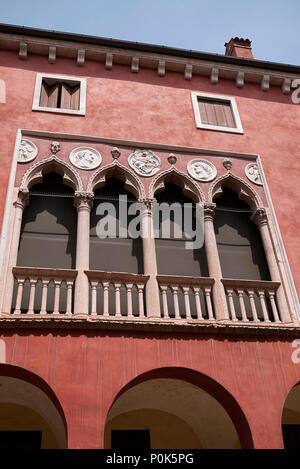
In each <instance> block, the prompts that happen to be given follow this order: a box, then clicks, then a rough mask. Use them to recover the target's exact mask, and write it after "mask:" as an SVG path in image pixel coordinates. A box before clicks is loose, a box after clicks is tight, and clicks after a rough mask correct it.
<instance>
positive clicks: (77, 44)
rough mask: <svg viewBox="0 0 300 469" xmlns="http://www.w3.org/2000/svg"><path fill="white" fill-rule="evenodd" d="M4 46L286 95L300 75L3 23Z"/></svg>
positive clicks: (296, 70)
mask: <svg viewBox="0 0 300 469" xmlns="http://www.w3.org/2000/svg"><path fill="white" fill-rule="evenodd" d="M0 49H9V50H17V51H18V53H19V57H20V58H21V59H26V58H27V57H28V55H30V53H34V54H41V55H48V60H49V62H51V63H53V62H55V60H56V56H59V57H69V58H75V59H76V60H77V65H79V66H83V65H84V63H85V60H95V61H100V62H101V61H102V62H104V63H105V66H106V68H107V69H110V68H112V66H113V64H118V63H119V64H123V65H129V66H130V67H131V72H138V71H139V69H140V68H154V69H157V73H158V75H159V76H164V75H165V73H166V71H167V70H172V71H178V72H183V74H184V78H185V79H186V80H191V79H192V76H193V75H206V76H208V77H210V80H211V82H212V83H215V84H216V83H217V82H218V79H219V78H227V79H234V80H235V81H236V86H237V87H240V88H241V87H243V86H244V83H245V82H246V81H247V82H253V83H259V84H260V86H261V88H262V90H264V91H268V89H269V86H270V85H272V86H281V88H282V91H283V93H284V94H288V93H289V92H290V85H291V81H292V80H293V79H294V78H298V77H299V76H300V66H295V65H289V64H281V63H274V62H267V61H262V60H256V59H246V58H240V57H231V56H226V55H221V54H212V53H206V52H197V51H193V50H185V49H177V48H173V47H165V46H159V45H152V44H143V43H138V42H130V41H123V40H117V39H108V38H102V37H95V36H88V35H83V34H74V33H65V32H57V31H48V30H44V29H37V28H28V27H24V26H15V25H8V24H1V23H0Z"/></svg>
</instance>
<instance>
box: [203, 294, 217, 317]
mask: <svg viewBox="0 0 300 469" xmlns="http://www.w3.org/2000/svg"><path fill="white" fill-rule="evenodd" d="M203 291H204V294H205V298H206V306H207V312H208V319H215V318H214V313H213V309H212V304H211V288H210V287H204V288H203Z"/></svg>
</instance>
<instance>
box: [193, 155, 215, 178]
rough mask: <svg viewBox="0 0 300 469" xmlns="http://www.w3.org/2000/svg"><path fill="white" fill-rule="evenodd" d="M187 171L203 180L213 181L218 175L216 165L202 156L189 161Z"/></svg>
mask: <svg viewBox="0 0 300 469" xmlns="http://www.w3.org/2000/svg"><path fill="white" fill-rule="evenodd" d="M187 171H188V173H189V175H190V176H192V178H194V179H196V180H197V181H201V182H208V181H212V180H213V179H214V178H215V177H216V175H217V170H216V168H215V166H214V165H213V164H212V163H210V162H209V161H206V160H202V159H200V158H199V159H195V160H191V161H189V163H188V165H187Z"/></svg>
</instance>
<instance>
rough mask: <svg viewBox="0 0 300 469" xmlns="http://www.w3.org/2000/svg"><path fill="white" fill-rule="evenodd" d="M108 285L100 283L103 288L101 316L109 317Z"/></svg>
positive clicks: (108, 283)
mask: <svg viewBox="0 0 300 469" xmlns="http://www.w3.org/2000/svg"><path fill="white" fill-rule="evenodd" d="M109 285H110V282H102V286H103V316H104V317H108V316H109Z"/></svg>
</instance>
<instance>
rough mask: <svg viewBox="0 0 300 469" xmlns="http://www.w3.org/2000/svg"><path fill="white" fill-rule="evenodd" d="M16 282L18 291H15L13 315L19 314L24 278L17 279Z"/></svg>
mask: <svg viewBox="0 0 300 469" xmlns="http://www.w3.org/2000/svg"><path fill="white" fill-rule="evenodd" d="M17 282H18V291H17V299H16V307H15V310H14V313H13V314H21V303H22V295H23V288H24V283H25V277H18V279H17Z"/></svg>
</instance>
